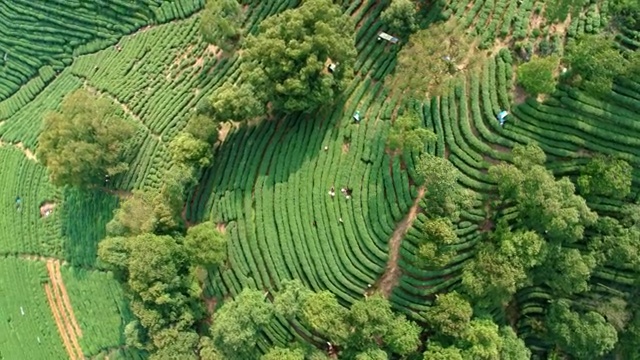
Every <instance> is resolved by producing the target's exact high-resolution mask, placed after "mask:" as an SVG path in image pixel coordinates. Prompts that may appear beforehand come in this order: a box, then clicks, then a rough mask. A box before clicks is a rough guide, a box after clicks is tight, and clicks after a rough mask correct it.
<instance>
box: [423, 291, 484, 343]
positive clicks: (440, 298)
mask: <svg viewBox="0 0 640 360" xmlns="http://www.w3.org/2000/svg"><path fill="white" fill-rule="evenodd" d="M424 315H425V318H426V319H427V322H428V323H429V325H430V326H431V327H432V328H433V329H434V330H435V331H436V334H442V335H444V336H452V337H455V336H458V335H459V334H462V333H463V332H464V330H465V329H466V328H467V327H468V326H469V323H470V322H471V316H472V315H473V309H472V308H471V305H470V304H469V302H467V301H466V300H465V299H464V298H463V297H462V296H461V295H460V294H458V293H457V292H456V291H452V292H450V293H446V294H438V295H436V301H435V303H434V305H433V306H432V307H430V308H429V309H428V310H427V311H426V312H425V314H424Z"/></svg>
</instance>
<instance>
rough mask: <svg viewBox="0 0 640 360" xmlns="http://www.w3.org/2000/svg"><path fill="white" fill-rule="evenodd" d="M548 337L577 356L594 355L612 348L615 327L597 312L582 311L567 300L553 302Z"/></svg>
mask: <svg viewBox="0 0 640 360" xmlns="http://www.w3.org/2000/svg"><path fill="white" fill-rule="evenodd" d="M546 324H547V328H548V330H549V340H551V341H553V342H554V343H556V344H558V345H559V346H560V347H561V348H562V349H563V350H564V351H565V352H567V353H568V354H570V355H571V356H572V357H573V358H575V359H578V360H579V359H593V358H594V357H600V356H602V355H604V354H605V353H607V352H608V351H610V350H612V349H613V348H614V346H615V344H616V343H617V341H618V335H617V333H616V330H615V329H614V328H613V326H611V325H610V324H608V323H607V322H606V320H605V319H604V318H603V317H602V316H601V315H600V314H598V313H596V312H593V311H589V312H587V313H585V314H579V313H577V312H575V311H572V310H571V309H570V307H569V304H568V303H567V302H566V301H557V302H554V303H553V304H552V305H551V306H550V307H549V312H548V314H547V318H546Z"/></svg>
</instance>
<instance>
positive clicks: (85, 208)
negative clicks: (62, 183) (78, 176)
mask: <svg viewBox="0 0 640 360" xmlns="http://www.w3.org/2000/svg"><path fill="white" fill-rule="evenodd" d="M117 206H118V198H117V197H116V196H114V195H111V194H108V193H106V192H104V191H101V190H97V189H94V190H78V189H74V188H70V187H67V188H65V189H64V201H63V203H62V206H61V209H60V210H61V216H60V223H61V224H60V225H61V229H60V232H61V235H62V237H63V238H64V239H65V241H64V248H63V251H64V257H65V259H66V260H67V261H68V262H69V263H70V264H71V266H75V267H81V268H94V267H95V263H96V258H97V253H98V242H100V240H102V239H103V238H104V237H105V236H106V225H107V223H108V222H109V221H110V220H111V219H112V218H113V211H114V210H115V209H116V208H117Z"/></svg>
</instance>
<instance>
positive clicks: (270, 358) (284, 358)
mask: <svg viewBox="0 0 640 360" xmlns="http://www.w3.org/2000/svg"><path fill="white" fill-rule="evenodd" d="M260 360H304V351H303V350H302V349H299V348H296V349H289V348H281V347H275V348H272V349H271V350H269V352H267V353H266V354H264V355H262V357H261V358H260Z"/></svg>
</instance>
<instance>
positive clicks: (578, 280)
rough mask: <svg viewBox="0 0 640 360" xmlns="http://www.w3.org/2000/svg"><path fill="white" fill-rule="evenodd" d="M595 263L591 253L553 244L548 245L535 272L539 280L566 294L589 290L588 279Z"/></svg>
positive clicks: (557, 291) (559, 292)
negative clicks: (582, 252)
mask: <svg viewBox="0 0 640 360" xmlns="http://www.w3.org/2000/svg"><path fill="white" fill-rule="evenodd" d="M596 264H597V263H596V259H595V258H594V256H593V255H591V254H581V253H580V251H579V250H577V249H569V248H563V247H562V246H560V245H557V244H555V245H551V246H550V248H549V251H548V256H547V259H546V261H545V262H544V263H543V264H542V266H540V267H539V268H538V270H537V271H536V273H537V278H538V279H539V281H540V282H542V283H544V284H546V285H547V286H549V287H550V288H551V289H553V290H554V291H555V292H556V293H558V294H561V295H564V296H568V295H571V294H575V293H582V292H585V291H587V290H589V279H590V278H591V272H592V271H593V269H594V268H595V266H596Z"/></svg>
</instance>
